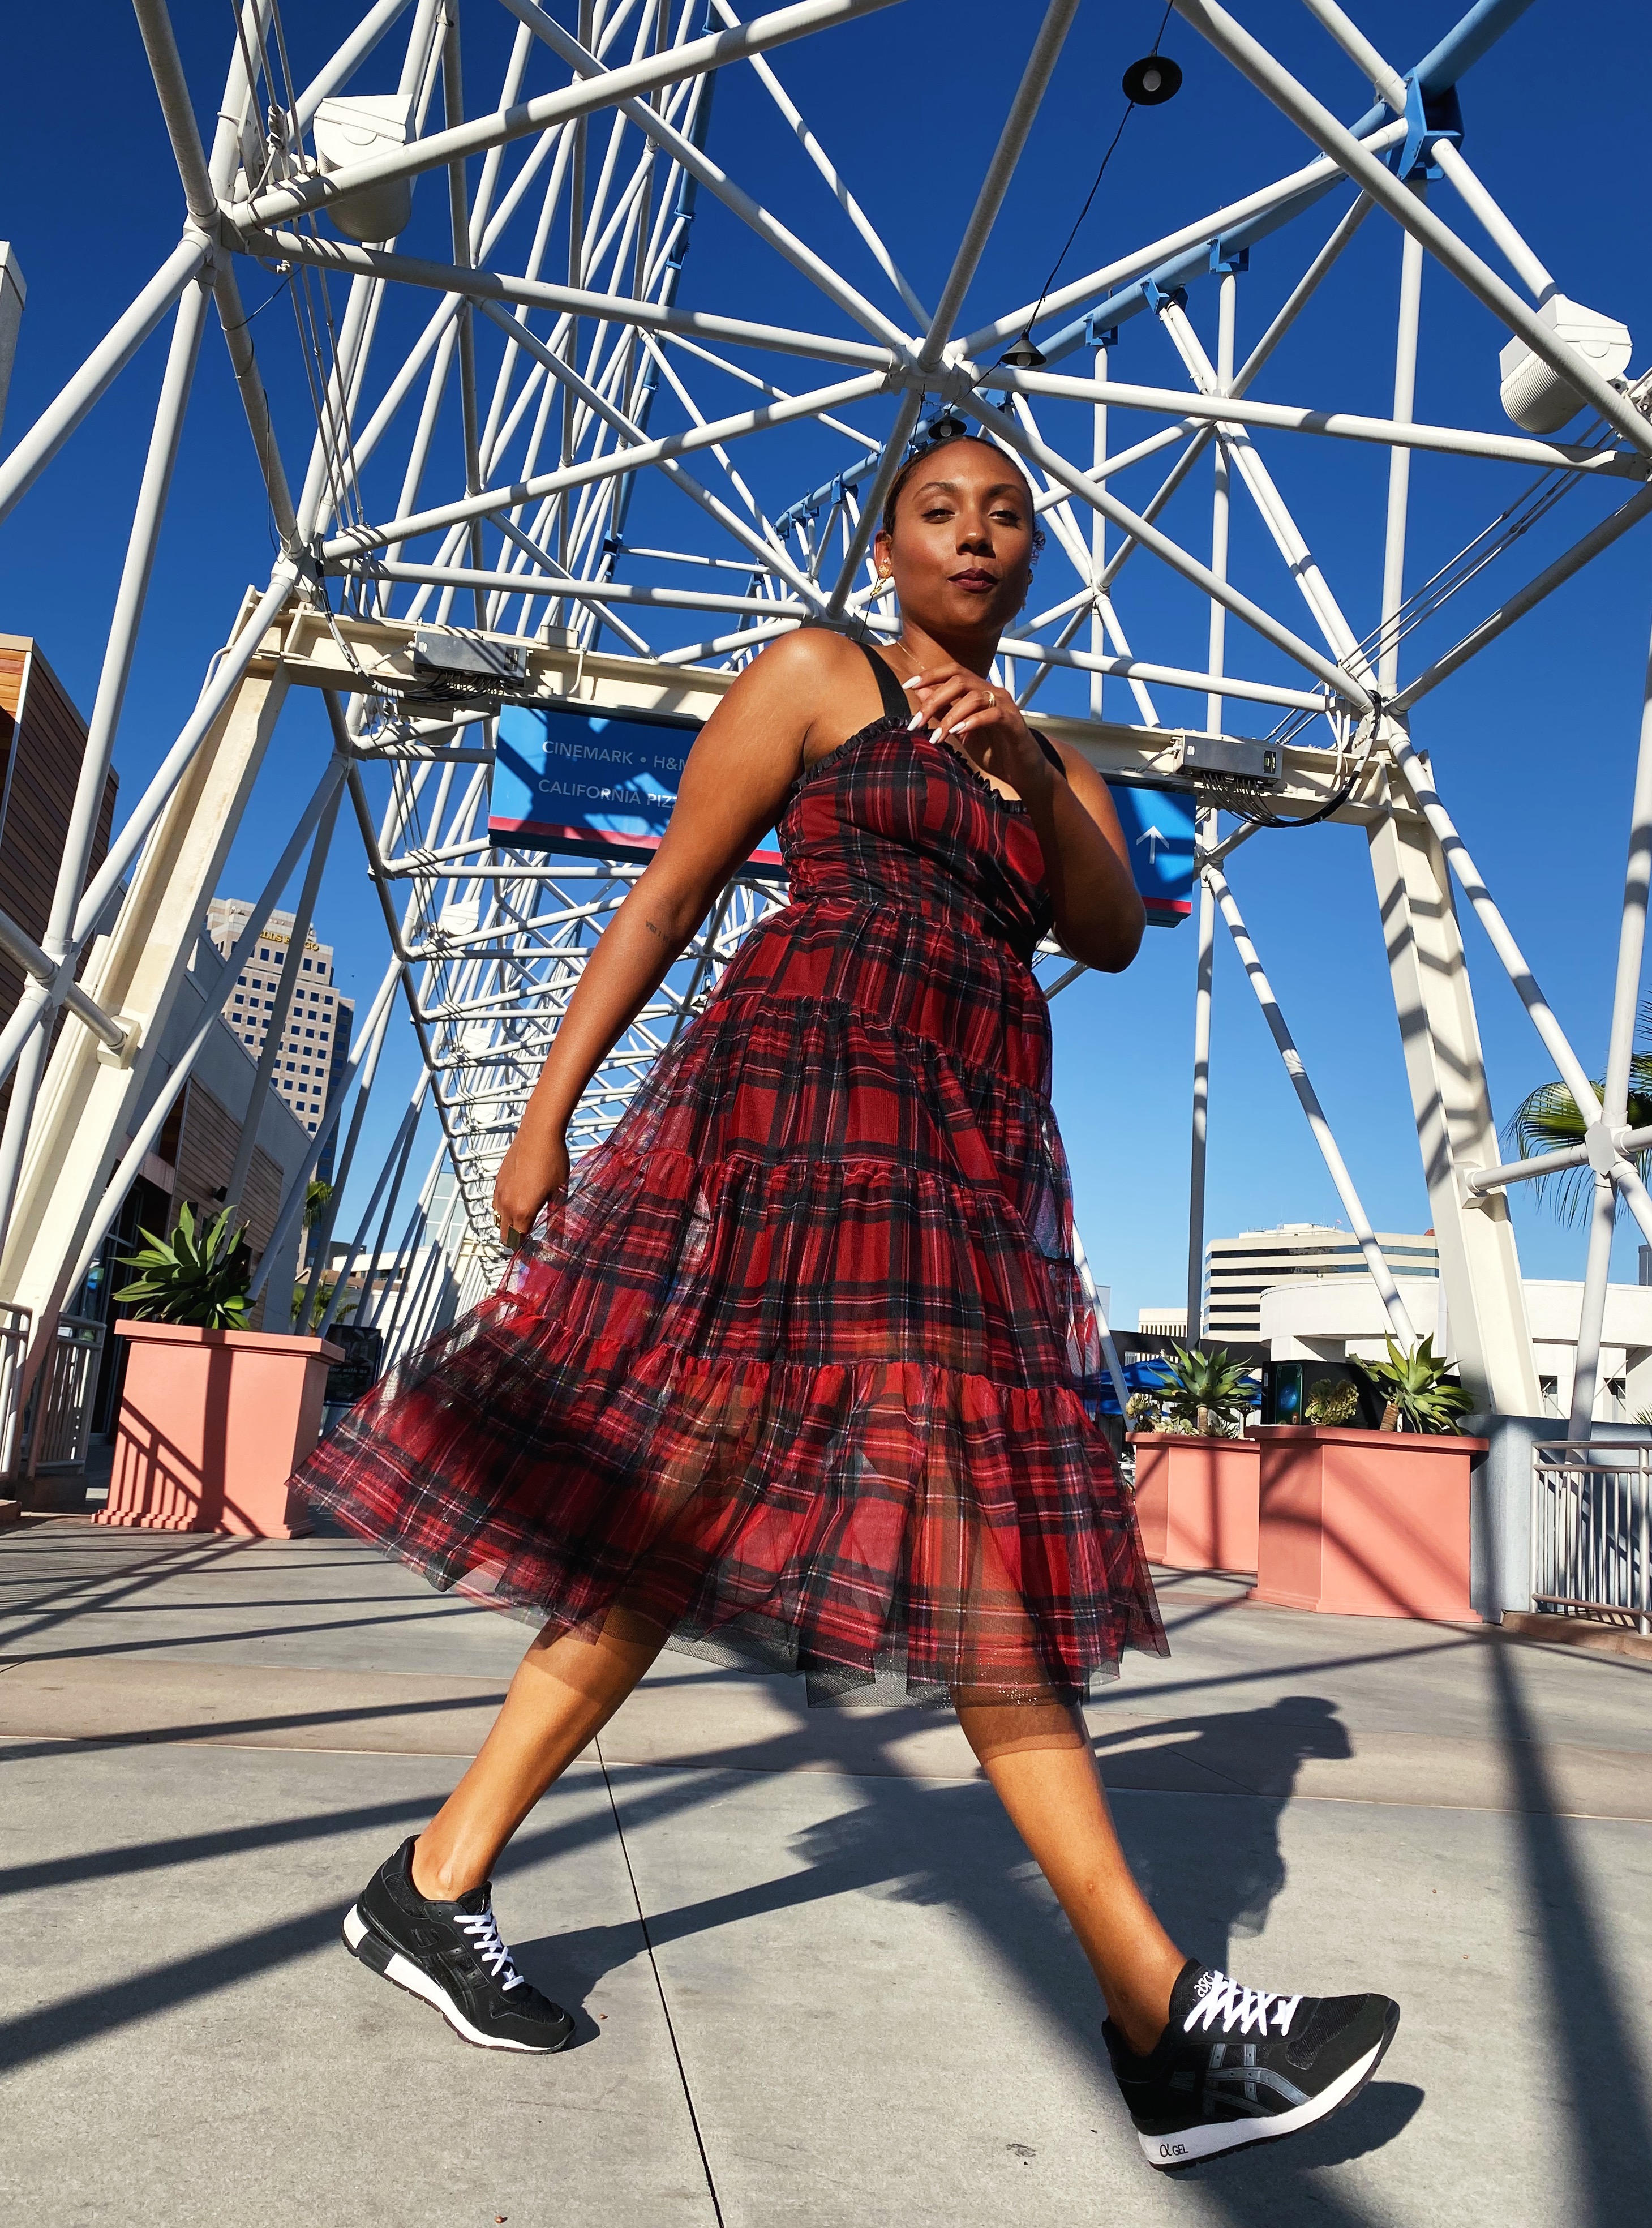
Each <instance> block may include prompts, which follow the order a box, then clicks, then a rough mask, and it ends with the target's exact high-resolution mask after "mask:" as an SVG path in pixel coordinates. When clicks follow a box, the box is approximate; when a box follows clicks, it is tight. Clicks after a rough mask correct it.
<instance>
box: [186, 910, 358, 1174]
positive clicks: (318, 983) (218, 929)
mask: <svg viewBox="0 0 1652 2228" xmlns="http://www.w3.org/2000/svg"><path fill="white" fill-rule="evenodd" d="M252 915H253V908H252V906H250V905H247V904H246V903H244V902H243V900H241V899H240V898H215V899H214V900H213V901H212V903H211V905H210V906H208V911H207V934H208V938H210V939H211V941H212V942H213V944H215V945H216V947H217V949H218V950H219V951H221V953H222V954H223V955H224V956H225V957H228V955H229V952H230V951H231V949H232V948H233V946H234V944H235V941H236V939H237V938H238V937H240V934H241V932H242V931H243V930H244V929H245V928H246V926H247V922H248V921H249V920H250V919H252ZM292 928H293V919H292V915H291V913H290V912H272V914H271V915H270V917H269V919H267V920H266V922H265V924H264V929H263V933H262V934H261V935H260V936H259V940H258V942H257V944H254V945H253V949H252V951H250V952H249V953H248V954H247V964H246V966H245V967H244V968H243V969H242V970H241V972H240V974H239V975H238V976H236V978H235V980H234V983H231V984H230V986H229V989H228V991H227V995H226V996H225V999H224V1019H225V1020H226V1021H227V1022H228V1023H229V1026H230V1028H232V1029H233V1030H234V1032H235V1034H236V1036H237V1038H238V1039H239V1040H240V1043H241V1045H242V1046H243V1047H244V1048H245V1049H246V1051H247V1053H248V1054H249V1056H250V1057H251V1058H252V1059H253V1060H257V1059H259V1057H260V1055H261V1054H262V1053H263V1051H264V1046H265V1040H266V1035H267V1033H268V1029H269V1025H270V1022H271V1021H272V1019H273V1018H274V1015H275V1006H276V991H277V988H278V986H279V983H280V980H281V970H282V968H283V966H284V965H285V963H286V957H287V951H288V949H289V947H290V945H291V941H292ZM354 1022H355V1001H354V1000H353V999H349V998H345V997H341V996H340V995H339V993H338V991H337V989H336V987H335V985H334V982H333V947H332V945H331V944H322V943H319V942H317V938H316V934H315V932H314V930H313V929H312V930H311V932H310V933H309V934H308V935H307V936H306V937H305V938H304V949H303V951H301V952H300V953H299V955H298V977H297V981H296V983H295V986H294V989H293V993H292V1002H291V1006H290V1008H288V1012H287V1017H286V1026H285V1028H284V1029H283V1031H282V1034H281V1043H280V1047H279V1050H278V1052H277V1054H276V1061H275V1067H274V1071H273V1072H272V1077H271V1081H272V1083H273V1085H274V1086H275V1089H276V1090H277V1092H279V1094H280V1096H281V1098H283V1099H284V1100H285V1102H286V1104H287V1105H288V1106H290V1107H291V1110H292V1111H293V1113H294V1114H295V1115H296V1116H297V1117H298V1120H299V1121H300V1122H302V1123H303V1124H304V1128H305V1129H306V1130H309V1132H310V1134H311V1136H314V1135H315V1133H316V1131H317V1129H318V1128H319V1127H320V1124H321V1119H322V1117H323V1114H325V1112H326V1111H327V1102H328V1099H329V1097H330V1094H331V1092H332V1091H333V1089H334V1088H335V1087H336V1085H337V1083H338V1081H339V1079H340V1078H341V1077H342V1075H343V1067H344V1057H345V1054H346V1053H347V1052H348V1049H349V1040H350V1030H351V1028H352V1027H353V1025H354Z"/></svg>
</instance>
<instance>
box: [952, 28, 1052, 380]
mask: <svg viewBox="0 0 1652 2228" xmlns="http://www.w3.org/2000/svg"><path fill="white" fill-rule="evenodd" d="M1078 12H1079V9H1078V0H1050V5H1049V7H1048V8H1047V10H1046V11H1045V16H1044V21H1043V22H1041V24H1040V26H1039V29H1038V36H1037V37H1036V38H1035V39H1034V42H1033V50H1032V52H1031V54H1028V57H1027V67H1025V69H1023V70H1022V72H1021V83H1020V84H1019V85H1018V86H1016V88H1015V99H1014V100H1013V101H1012V102H1011V103H1010V105H1009V113H1008V116H1007V117H1006V118H1004V125H1003V129H1002V131H1001V132H1000V133H999V135H998V144H997V145H996V147H995V148H994V150H993V153H992V160H991V161H990V162H989V163H988V165H987V175H986V176H985V177H984V178H983V180H982V181H981V188H980V191H979V192H978V193H977V194H976V198H975V207H974V208H972V209H971V210H970V218H969V221H968V223H967V224H966V225H965V226H964V236H963V238H962V239H961V240H959V242H958V246H957V254H956V255H954V257H953V258H952V268H951V271H949V272H948V273H947V276H946V284H945V285H944V286H943V287H942V289H941V298H940V299H939V301H938V302H937V304H935V315H934V317H932V319H931V320H930V327H929V331H928V333H927V335H926V336H925V341H924V345H923V347H922V349H920V350H919V355H918V367H919V370H921V371H934V370H936V369H937V368H938V367H939V364H940V362H941V358H942V355H943V353H944V349H945V347H946V343H947V340H948V338H949V336H951V330H952V327H953V324H954V323H955V322H956V320H957V314H958V311H960V310H961V309H962V308H963V307H964V296H965V295H966V294H967V293H968V292H969V291H970V280H971V279H973V278H974V277H975V273H976V266H977V265H978V264H979V262H980V260H981V258H982V255H983V253H984V252H985V249H986V245H987V241H988V240H989V238H990V237H991V234H992V227H993V226H994V225H995V224H996V222H997V221H998V212H999V210H1000V209H1001V208H1002V207H1003V204H1004V195H1006V194H1007V193H1008V190H1009V182H1010V180H1011V179H1012V178H1013V177H1014V176H1015V165H1016V164H1017V163H1019V162H1020V160H1021V150H1022V149H1023V148H1024V147H1025V146H1026V144H1027V135H1028V132H1029V131H1031V130H1032V128H1033V119H1034V117H1035V116H1036V115H1037V114H1038V112H1039V107H1040V105H1041V102H1042V101H1043V99H1044V95H1045V93H1046V92H1047V89H1048V86H1049V82H1050V79H1051V77H1052V75H1053V73H1054V69H1055V65H1056V61H1057V60H1058V58H1059V56H1060V52H1061V48H1062V44H1063V42H1065V40H1066V35H1067V33H1068V31H1069V30H1070V29H1072V27H1073V17H1074V16H1076V15H1077V14H1078Z"/></svg>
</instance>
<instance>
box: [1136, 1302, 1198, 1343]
mask: <svg viewBox="0 0 1652 2228" xmlns="http://www.w3.org/2000/svg"><path fill="white" fill-rule="evenodd" d="M1136 1328H1137V1331H1139V1332H1140V1334H1141V1335H1142V1336H1143V1338H1186V1336H1187V1335H1188V1310H1187V1309H1186V1308H1142V1309H1138V1310H1137V1316H1136Z"/></svg>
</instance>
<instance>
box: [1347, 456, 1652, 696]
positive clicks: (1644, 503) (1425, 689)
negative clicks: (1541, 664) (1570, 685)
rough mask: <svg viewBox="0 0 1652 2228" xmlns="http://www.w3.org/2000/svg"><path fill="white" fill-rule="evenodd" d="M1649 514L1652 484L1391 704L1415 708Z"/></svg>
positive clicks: (1530, 582)
mask: <svg viewBox="0 0 1652 2228" xmlns="http://www.w3.org/2000/svg"><path fill="white" fill-rule="evenodd" d="M1648 515H1652V487H1643V488H1642V489H1641V490H1639V492H1638V493H1637V494H1635V495H1632V496H1630V499H1629V501H1628V502H1627V503H1620V504H1619V505H1618V507H1617V509H1616V510H1615V511H1613V512H1612V513H1611V515H1610V516H1609V517H1606V518H1603V519H1602V520H1601V522H1600V523H1599V525H1598V526H1592V527H1591V528H1590V529H1589V531H1588V533H1587V534H1585V535H1583V536H1582V537H1581V539H1580V540H1578V541H1574V542H1573V543H1572V547H1571V548H1570V549H1567V550H1564V551H1563V552H1562V553H1561V554H1560V555H1559V557H1557V558H1556V559H1555V560H1554V561H1553V564H1550V565H1546V566H1545V567H1544V568H1543V570H1542V571H1541V572H1540V573H1538V575H1537V576H1536V578H1535V579H1531V580H1528V581H1527V584H1526V586H1524V587H1523V588H1517V589H1516V590H1515V591H1514V594H1513V595H1512V596H1509V597H1508V598H1507V599H1506V600H1505V601H1504V602H1502V604H1500V605H1498V607H1497V609H1496V610H1495V611H1493V612H1491V613H1490V614H1489V616H1488V617H1487V618H1483V619H1482V621H1481V622H1480V624H1479V625H1478V626H1477V627H1475V628H1473V629H1471V631H1470V632H1469V633H1468V634H1466V635H1464V637H1463V639H1462V641H1461V642H1459V643H1457V645H1456V646H1455V647H1454V648H1453V649H1450V650H1447V651H1446V652H1445V654H1444V656H1443V657H1438V658H1436V660H1435V661H1434V663H1433V664H1432V665H1431V666H1428V667H1426V668H1425V669H1424V671H1422V672H1421V673H1419V674H1418V676H1417V678H1416V680H1415V681H1411V682H1407V683H1406V685H1405V688H1402V689H1401V690H1400V692H1399V695H1398V696H1396V697H1395V699H1394V701H1393V703H1392V704H1391V705H1390V706H1389V707H1388V709H1389V710H1390V711H1391V712H1393V713H1396V714H1398V713H1401V712H1408V711H1410V710H1411V708H1412V706H1413V705H1415V704H1417V703H1419V702H1420V701H1421V700H1422V699H1423V698H1424V697H1425V696H1426V695H1429V693H1430V692H1431V690H1432V689H1435V688H1438V687H1439V685H1440V683H1441V682H1443V681H1449V680H1450V677H1451V675H1453V674H1454V673H1457V672H1459V671H1461V669H1462V668H1463V666H1465V665H1466V664H1467V663H1468V662H1469V660H1470V658H1471V657H1477V656H1479V654H1480V652H1481V651H1482V650H1485V649H1486V648H1488V647H1489V644H1490V643H1494V642H1495V641H1496V639H1497V637H1499V636H1500V635H1502V634H1506V633H1507V632H1508V629H1509V628H1510V627H1512V626H1513V625H1514V622H1515V621H1516V620H1517V619H1522V618H1525V616H1526V614H1527V611H1531V610H1533V609H1534V607H1535V606H1536V605H1539V604H1540V603H1541V602H1542V601H1543V599H1544V598H1545V597H1546V596H1549V595H1553V592H1554V591H1555V589H1557V588H1559V587H1561V586H1564V584H1565V583H1566V581H1567V580H1569V579H1571V578H1572V574H1573V573H1578V572H1580V571H1581V570H1582V569H1583V567H1585V565H1587V564H1588V563H1590V562H1591V560H1592V559H1594V558H1596V557H1598V556H1599V555H1600V554H1601V552H1602V551H1603V550H1604V549H1609V548H1610V547H1611V545H1612V543H1613V542H1614V541H1618V540H1619V539H1620V538H1621V537H1622V536H1623V535H1625V534H1627V533H1628V532H1629V530H1630V528H1631V527H1633V526H1638V525H1639V524H1640V522H1641V521H1642V519H1643V518H1645V517H1647V516H1648Z"/></svg>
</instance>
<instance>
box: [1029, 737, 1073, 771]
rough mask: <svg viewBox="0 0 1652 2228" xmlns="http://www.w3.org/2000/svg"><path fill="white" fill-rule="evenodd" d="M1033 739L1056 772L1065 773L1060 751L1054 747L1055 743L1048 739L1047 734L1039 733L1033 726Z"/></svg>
mask: <svg viewBox="0 0 1652 2228" xmlns="http://www.w3.org/2000/svg"><path fill="white" fill-rule="evenodd" d="M1033 740H1034V742H1035V743H1036V744H1037V745H1038V746H1039V748H1040V750H1041V751H1042V752H1043V753H1044V755H1045V757H1046V758H1047V759H1048V760H1049V762H1050V764H1051V765H1053V767H1054V768H1055V771H1057V773H1059V774H1065V773H1066V766H1065V765H1063V764H1062V763H1061V753H1060V751H1058V750H1057V749H1056V747H1055V745H1054V744H1053V742H1052V741H1051V740H1050V739H1049V737H1048V736H1047V735H1041V734H1040V733H1039V732H1038V729H1037V728H1036V727H1034V729H1033Z"/></svg>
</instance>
